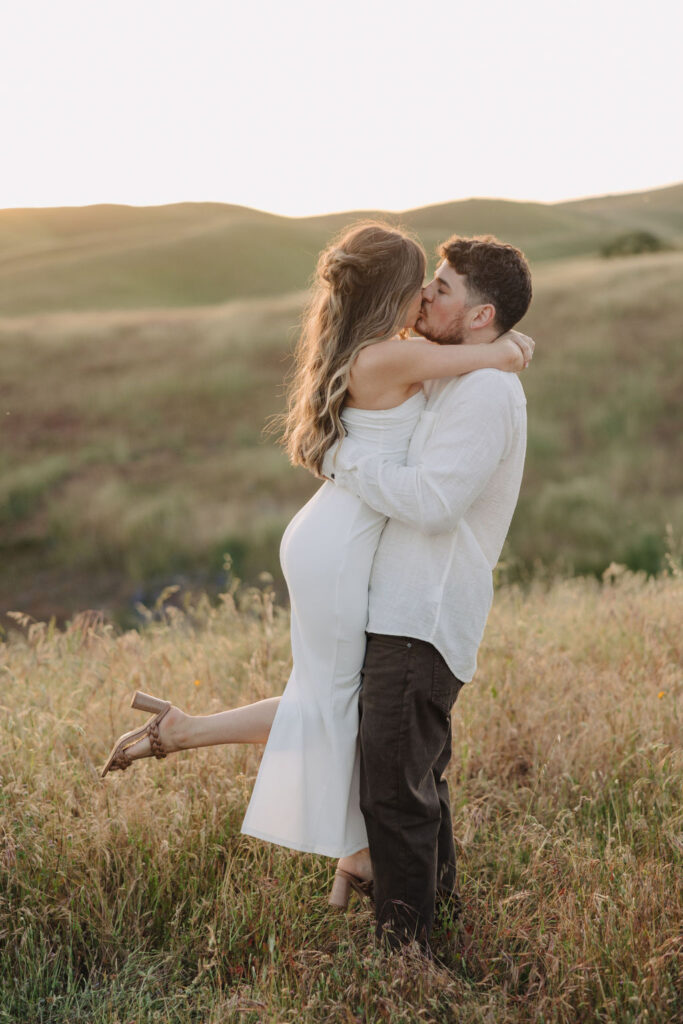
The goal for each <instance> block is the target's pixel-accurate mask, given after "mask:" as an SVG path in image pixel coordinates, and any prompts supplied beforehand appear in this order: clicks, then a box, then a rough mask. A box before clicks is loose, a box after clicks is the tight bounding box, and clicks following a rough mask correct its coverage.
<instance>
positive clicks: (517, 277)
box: [102, 222, 534, 954]
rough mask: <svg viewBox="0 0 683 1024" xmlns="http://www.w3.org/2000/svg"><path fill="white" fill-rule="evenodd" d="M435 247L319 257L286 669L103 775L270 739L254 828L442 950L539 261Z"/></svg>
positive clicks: (515, 454) (517, 459) (514, 488)
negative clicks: (471, 708)
mask: <svg viewBox="0 0 683 1024" xmlns="http://www.w3.org/2000/svg"><path fill="white" fill-rule="evenodd" d="M439 256H440V259H439V263H438V266H437V269H436V272H435V275H434V277H433V279H432V280H431V281H430V282H429V283H428V284H426V285H425V283H424V282H425V273H426V266H427V261H426V256H425V252H424V249H423V248H422V246H421V245H420V244H419V243H418V242H417V241H416V240H415V239H414V238H412V237H411V236H410V235H408V234H407V233H405V232H403V231H400V230H397V229H396V228H393V227H389V226H388V225H385V224H381V223H377V222H365V223H361V224H358V225H354V226H353V227H351V228H350V229H347V230H346V231H345V232H344V233H343V234H342V235H341V236H340V237H338V238H337V239H336V240H335V241H334V242H333V243H332V244H331V245H329V246H328V247H327V248H326V249H325V250H324V251H323V252H322V253H321V254H320V257H319V259H318V264H317V269H316V274H315V280H314V284H313V289H312V294H311V298H310V301H309V303H308V306H307V308H306V310H305V312H304V317H303V323H302V329H301V335H300V338H299V342H298V346H297V349H296V355H295V372H294V374H293V376H292V379H291V383H290V386H289V401H288V411H287V413H286V416H285V417H284V430H283V438H282V441H283V444H284V446H285V449H286V451H287V453H288V455H289V458H290V461H291V462H292V464H293V465H298V466H305V467H306V469H308V470H309V471H310V472H312V473H313V474H314V475H315V476H317V477H318V478H319V479H320V480H321V481H323V482H322V484H321V486H320V488H319V489H318V490H317V492H316V493H315V494H314V496H313V497H312V498H311V500H310V501H309V502H307V504H306V505H304V507H303V508H302V509H301V510H300V511H299V512H298V513H297V514H296V515H295V517H294V518H293V519H292V521H291V522H290V523H289V525H288V526H287V529H286V530H285V533H284V536H283V538H282V544H281V548H280V556H281V563H282V569H283V572H284V576H285V579H286V581H287V586H288V589H289V596H290V602H291V644H292V659H293V667H292V672H291V675H290V677H289V680H288V682H287V685H286V687H285V689H284V692H283V693H282V695H281V696H280V697H272V698H269V699H266V700H260V701H257V702H256V703H254V704H249V705H246V706H244V707H238V708H233V709H230V710H227V711H221V712H218V713H217V714H212V715H188V714H186V713H184V712H183V711H181V709H180V708H178V707H175V706H173V705H171V703H170V702H169V701H166V700H162V699H160V698H158V697H152V696H150V695H149V694H144V693H140V692H138V693H136V694H135V696H134V697H133V707H136V708H138V709H140V710H143V711H148V712H151V713H153V717H152V718H151V719H150V720H149V721H148V722H147V723H146V724H145V725H144V726H143V727H142V728H140V729H136V730H133V731H132V732H129V733H126V734H124V735H123V736H121V737H120V738H119V739H118V740H117V742H116V743H115V744H114V747H113V749H112V751H111V754H110V755H109V758H108V760H107V762H106V764H105V766H104V769H103V772H102V774H103V776H104V775H106V774H107V773H108V772H110V771H113V770H114V769H125V768H127V767H129V765H130V764H132V762H133V761H134V760H137V759H139V758H144V757H149V756H150V755H152V754H153V755H155V756H156V757H165V756H166V755H167V754H169V753H172V752H175V751H178V750H187V749H189V748H193V747H202V746H209V745H213V744H223V743H257V744H265V749H264V752H263V756H262V759H261V763H260V767H259V771H258V775H257V778H256V782H255V785H254V789H253V793H252V796H251V800H250V803H249V806H248V808H247V812H246V816H245V818H244V822H243V824H242V828H241V831H242V832H243V833H245V834H247V835H250V836H256V837H258V838H260V839H262V840H265V841H266V842H270V843H277V844H279V845H282V846H286V847H289V848H290V849H293V850H302V851H307V852H309V853H315V854H322V855H324V856H327V857H333V858H336V859H337V860H338V864H337V868H336V873H335V877H334V883H333V886H332V891H331V894H330V897H329V902H330V903H331V904H333V905H335V906H339V907H345V906H346V904H347V903H348V899H349V894H350V891H351V890H355V891H357V892H358V893H359V894H360V895H361V896H363V897H367V898H369V899H371V900H372V901H373V902H374V911H375V917H376V927H377V936H378V939H379V940H380V941H381V942H383V943H385V944H386V945H387V946H388V948H398V947H400V946H402V945H403V944H405V943H408V942H411V941H413V940H417V942H418V943H419V944H420V946H421V947H422V949H423V950H424V951H425V952H426V953H427V954H429V952H430V946H429V940H430V935H431V932H432V928H433V925H434V921H435V917H438V916H439V915H441V914H448V913H450V914H456V913H457V912H458V906H459V900H458V894H457V886H456V856H455V845H454V838H453V824H452V820H451V812H450V801H449V791H448V782H447V779H446V776H445V773H446V770H447V766H448V763H449V760H450V757H451V710H452V708H453V705H454V704H455V701H456V699H457V697H458V694H459V692H460V690H461V688H462V687H463V685H464V684H465V683H468V682H470V680H471V679H472V677H473V675H474V673H475V669H476V658H477V649H478V647H479V644H480V642H481V639H482V635H483V632H484V627H485V624H486V619H487V616H488V613H489V609H490V606H491V601H492V596H493V583H492V572H493V569H494V568H495V565H496V563H497V561H498V558H499V556H500V552H501V549H502V546H503V542H504V540H505V537H506V534H507V531H508V528H509V525H510V521H511V519H512V515H513V512H514V508H515V505H516V502H517V497H518V494H519V488H520V483H521V479H522V470H523V464H524V455H525V448H526V400H525V396H524V391H523V389H522V386H521V383H520V381H519V378H518V376H517V373H518V372H519V371H521V370H522V369H524V368H525V367H526V366H527V365H528V363H529V361H530V359H531V357H532V354H533V347H534V346H533V342H532V341H531V339H530V338H527V337H526V336H525V335H522V334H519V333H518V332H516V331H513V330H512V328H513V327H514V325H515V324H516V323H517V322H518V321H519V320H521V318H522V317H523V316H524V314H525V313H526V311H527V308H528V306H529V303H530V301H531V276H530V273H529V267H528V265H527V262H526V259H525V258H524V256H523V254H522V253H521V252H520V251H519V250H518V249H516V248H514V247H513V246H511V245H507V244H504V243H502V242H500V241H498V240H497V239H495V238H493V237H490V236H486V237H478V238H462V237H458V236H453V237H452V238H450V239H449V240H448V241H446V242H445V243H444V244H443V245H442V246H441V247H440V250H439Z"/></svg>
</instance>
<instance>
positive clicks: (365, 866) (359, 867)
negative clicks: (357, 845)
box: [337, 847, 373, 882]
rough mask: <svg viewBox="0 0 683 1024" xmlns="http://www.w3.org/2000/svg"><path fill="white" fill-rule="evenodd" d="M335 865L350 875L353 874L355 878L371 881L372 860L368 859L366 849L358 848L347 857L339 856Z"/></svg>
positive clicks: (368, 855) (368, 852)
mask: <svg viewBox="0 0 683 1024" xmlns="http://www.w3.org/2000/svg"><path fill="white" fill-rule="evenodd" d="M337 867H338V868H340V869H341V870H342V871H348V873H349V874H350V875H355V876H356V878H360V879H362V881H364V882H369V881H371V879H372V877H373V874H372V861H371V860H370V851H369V850H368V849H367V847H366V849H364V850H358V852H357V853H352V854H350V856H348V857H340V858H339V862H338V864H337Z"/></svg>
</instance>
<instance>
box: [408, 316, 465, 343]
mask: <svg viewBox="0 0 683 1024" xmlns="http://www.w3.org/2000/svg"><path fill="white" fill-rule="evenodd" d="M465 312H466V311H465V310H460V311H459V312H458V313H456V314H455V316H454V317H453V319H452V320H451V322H450V323H449V324H448V326H447V327H444V328H443V329H442V330H441V331H434V330H431V328H430V327H429V323H428V322H425V318H423V317H422V315H421V314H420V316H419V317H418V318H417V323H416V324H415V330H416V331H417V333H418V334H420V335H421V336H422V337H423V338H426V339H427V341H435V342H436V343H437V344H438V345H462V344H463V343H464V341H465V329H464V327H463V324H464V323H465ZM421 321H422V323H421Z"/></svg>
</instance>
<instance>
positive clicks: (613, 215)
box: [0, 185, 683, 316]
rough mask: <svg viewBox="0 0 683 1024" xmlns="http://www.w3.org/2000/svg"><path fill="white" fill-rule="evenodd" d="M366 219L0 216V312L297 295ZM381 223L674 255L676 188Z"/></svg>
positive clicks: (563, 252)
mask: <svg viewBox="0 0 683 1024" xmlns="http://www.w3.org/2000/svg"><path fill="white" fill-rule="evenodd" d="M369 213H370V214H373V213H375V211H369ZM367 215H368V211H364V212H362V213H360V212H356V213H354V212H347V213H343V214H335V215H328V216H322V217H306V218H299V219H292V218H287V217H277V216H275V215H273V214H267V213H262V212H260V211H258V210H249V209H245V208H244V207H239V206H229V205H226V204H221V203H179V204H176V205H172V206H157V207H140V208H138V207H128V206H104V205H101V206H90V207H75V208H58V209H28V210H0V315H5V316H18V315H23V314H31V313H38V312H56V311H75V310H81V311H82V310H105V311H106V310H111V309H140V308H148V307H150V306H163V307H175V308H177V307H183V306H195V305H206V304H212V303H221V302H225V301H227V300H229V299H243V298H254V297H258V298H265V297H268V296H272V295H281V294H285V293H287V292H291V291H296V290H301V289H303V288H305V287H306V286H307V283H308V279H309V276H310V274H311V272H312V270H313V268H314V266H315V259H316V256H317V253H318V252H319V251H320V249H321V248H322V247H323V246H324V245H325V244H327V242H328V241H329V239H330V236H331V235H332V234H334V233H336V232H337V231H338V230H339V229H340V228H341V227H343V226H344V225H346V224H348V223H350V222H351V221H352V220H354V219H356V218H357V217H359V216H367ZM379 216H382V217H384V218H386V219H388V220H390V221H391V222H392V223H397V222H400V223H402V224H403V225H405V226H407V227H409V228H412V229H413V230H414V231H416V232H417V233H418V234H419V236H420V238H421V240H422V242H423V243H424V245H425V246H426V247H427V249H428V251H430V252H431V251H432V250H433V249H434V247H435V246H436V245H437V244H438V243H439V242H441V241H443V240H444V238H446V237H448V236H449V235H451V234H453V233H454V232H456V231H457V232H459V233H460V234H464V235H474V234H496V235H498V236H499V237H500V238H504V239H505V240H506V241H510V242H513V243H514V244H515V245H518V246H519V247H520V248H522V249H523V250H524V251H525V252H526V253H527V255H528V256H529V258H530V259H531V260H533V261H534V262H540V261H546V260H556V259H566V258H569V257H577V256H582V255H583V256H590V255H595V254H597V253H598V252H599V251H600V247H601V246H602V245H603V244H604V243H605V242H606V241H608V240H610V239H612V238H614V237H615V236H618V235H620V234H622V233H623V232H626V231H632V230H639V229H640V230H647V231H650V232H653V233H654V234H655V235H657V236H658V237H659V238H660V239H661V242H662V243H663V244H665V245H670V246H673V247H679V248H680V247H681V244H682V243H683V185H676V186H673V187H671V188H664V189H658V190H655V191H653V192H640V193H635V194H632V195H626V196H603V197H599V198H595V199H590V200H584V201H582V202H573V203H554V204H545V203H521V202H519V203H516V202H508V201H504V200H495V199H469V200H465V201H461V202H455V203H445V204H441V205H436V206H428V207H424V208H422V209H417V210H407V211H405V212H404V213H401V214H387V213H382V212H381V211H379Z"/></svg>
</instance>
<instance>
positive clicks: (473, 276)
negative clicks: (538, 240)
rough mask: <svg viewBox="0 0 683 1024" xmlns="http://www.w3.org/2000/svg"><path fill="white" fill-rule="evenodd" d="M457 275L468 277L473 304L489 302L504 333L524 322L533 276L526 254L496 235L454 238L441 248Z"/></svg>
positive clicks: (468, 289) (470, 297) (445, 258)
mask: <svg viewBox="0 0 683 1024" xmlns="http://www.w3.org/2000/svg"><path fill="white" fill-rule="evenodd" d="M439 255H440V257H441V259H442V260H447V261H448V263H450V265H451V266H452V267H453V269H454V270H455V271H457V273H458V274H463V275H464V276H466V277H467V294H468V297H469V300H470V302H471V303H472V304H473V305H476V304H477V303H480V302H490V303H491V305H493V306H495V309H496V324H497V326H498V327H500V331H501V334H502V333H503V332H504V331H509V330H510V328H511V327H514V325H515V324H516V323H517V322H518V321H519V320H521V319H522V317H523V316H524V314H525V313H526V311H527V309H528V308H529V303H530V302H531V274H530V272H529V264H528V263H527V261H526V257H525V256H524V253H523V252H521V251H520V250H519V249H515V247H514V246H513V245H507V244H506V243H505V242H501V241H499V239H497V238H494V236H493V235H481V236H477V237H476V238H460V237H459V236H458V235H453V236H452V237H451V238H449V239H448V241H447V242H444V243H443V245H442V246H441V247H440V248H439Z"/></svg>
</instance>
